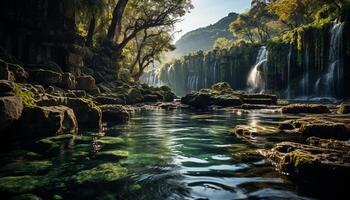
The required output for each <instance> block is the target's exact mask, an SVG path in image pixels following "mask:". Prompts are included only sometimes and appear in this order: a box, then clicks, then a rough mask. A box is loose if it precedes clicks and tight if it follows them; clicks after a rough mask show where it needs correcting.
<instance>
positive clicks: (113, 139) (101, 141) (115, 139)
mask: <svg viewBox="0 0 350 200" xmlns="http://www.w3.org/2000/svg"><path fill="white" fill-rule="evenodd" d="M97 142H98V143H99V144H123V143H124V140H123V139H122V138H120V137H108V136H105V137H102V138H100V139H98V140H97Z"/></svg>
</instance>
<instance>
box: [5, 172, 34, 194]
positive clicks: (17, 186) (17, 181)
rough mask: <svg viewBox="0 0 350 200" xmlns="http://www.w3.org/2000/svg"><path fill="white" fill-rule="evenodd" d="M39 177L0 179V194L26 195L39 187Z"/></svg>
mask: <svg viewBox="0 0 350 200" xmlns="http://www.w3.org/2000/svg"><path fill="white" fill-rule="evenodd" d="M40 179H41V177H37V176H8V177H2V178H0V192H3V193H12V194H18V193H26V192H31V191H33V190H36V189H38V188H39V187H40V186H41V180H40Z"/></svg>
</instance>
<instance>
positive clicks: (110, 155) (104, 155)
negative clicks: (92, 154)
mask: <svg viewBox="0 0 350 200" xmlns="http://www.w3.org/2000/svg"><path fill="white" fill-rule="evenodd" d="M128 156H129V152H127V151H121V150H114V151H102V152H98V153H97V154H96V158H97V159H111V160H119V159H123V158H127V157H128Z"/></svg>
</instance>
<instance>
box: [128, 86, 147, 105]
mask: <svg viewBox="0 0 350 200" xmlns="http://www.w3.org/2000/svg"><path fill="white" fill-rule="evenodd" d="M143 100H144V97H143V95H142V93H141V91H140V90H138V89H137V88H131V89H129V91H128V97H127V103H128V104H136V103H141V102H143Z"/></svg>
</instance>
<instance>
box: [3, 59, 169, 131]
mask: <svg viewBox="0 0 350 200" xmlns="http://www.w3.org/2000/svg"><path fill="white" fill-rule="evenodd" d="M0 65H1V66H0V69H1V70H0V79H1V80H0V106H1V112H0V131H1V132H3V133H7V135H9V136H11V137H25V138H28V137H29V138H33V137H34V138H40V137H50V136H57V135H61V134H67V133H70V134H73V133H77V132H78V130H101V129H102V127H103V123H105V122H106V123H107V122H108V123H121V122H124V121H127V120H128V119H129V118H130V111H131V110H132V109H130V106H127V105H135V104H140V103H155V102H172V101H173V100H174V98H175V95H174V94H173V93H172V92H171V91H170V89H169V88H168V87H165V86H164V87H160V88H154V87H149V86H147V85H139V84H131V83H128V82H122V81H119V82H117V83H108V84H107V83H101V84H96V82H95V79H94V78H93V77H92V76H90V75H84V74H83V75H81V76H78V77H76V76H74V75H73V74H71V73H63V72H60V71H59V70H56V71H53V70H49V69H46V68H45V69H44V68H39V67H38V68H37V69H35V70H33V69H32V68H31V69H27V68H24V67H22V66H20V65H18V64H11V63H7V62H5V61H2V60H1V61H0ZM57 69H59V67H58V68H57ZM9 133H12V134H9Z"/></svg>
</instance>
